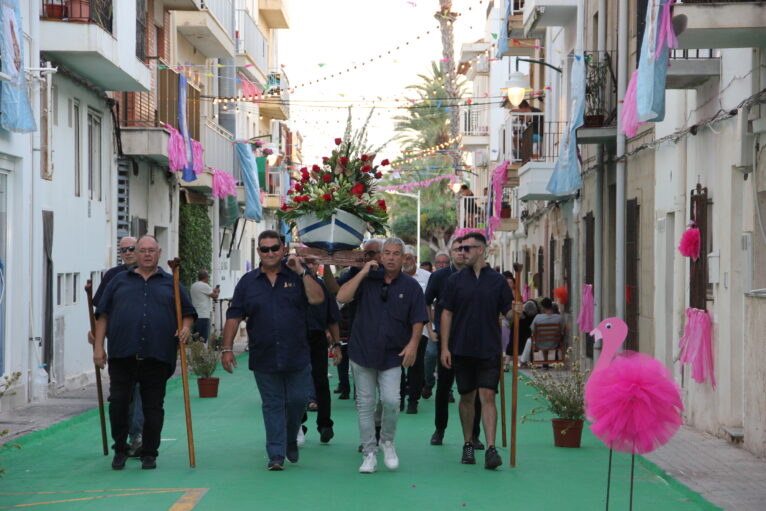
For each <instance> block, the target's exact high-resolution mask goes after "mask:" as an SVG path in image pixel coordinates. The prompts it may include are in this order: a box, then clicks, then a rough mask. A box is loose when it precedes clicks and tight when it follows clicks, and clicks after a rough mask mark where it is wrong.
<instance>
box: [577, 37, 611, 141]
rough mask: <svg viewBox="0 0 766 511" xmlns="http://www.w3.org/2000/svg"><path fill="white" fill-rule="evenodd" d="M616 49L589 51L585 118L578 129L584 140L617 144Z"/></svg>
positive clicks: (586, 70) (586, 55)
mask: <svg viewBox="0 0 766 511" xmlns="http://www.w3.org/2000/svg"><path fill="white" fill-rule="evenodd" d="M613 57H614V52H608V51H604V52H586V53H585V118H584V124H583V126H582V127H580V128H578V129H577V142H578V143H580V144H597V145H600V144H615V143H616V140H617V138H616V137H617V128H616V124H617V77H616V74H615V67H614V58H613Z"/></svg>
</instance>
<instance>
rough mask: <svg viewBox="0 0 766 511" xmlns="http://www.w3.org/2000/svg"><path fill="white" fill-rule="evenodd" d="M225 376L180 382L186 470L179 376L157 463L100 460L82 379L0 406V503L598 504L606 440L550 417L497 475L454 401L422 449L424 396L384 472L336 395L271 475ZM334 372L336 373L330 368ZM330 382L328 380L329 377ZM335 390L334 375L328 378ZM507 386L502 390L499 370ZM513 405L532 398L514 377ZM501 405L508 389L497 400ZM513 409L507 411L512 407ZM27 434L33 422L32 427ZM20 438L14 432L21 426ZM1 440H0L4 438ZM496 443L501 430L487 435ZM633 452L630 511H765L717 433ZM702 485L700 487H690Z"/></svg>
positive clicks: (247, 382) (624, 462)
mask: <svg viewBox="0 0 766 511" xmlns="http://www.w3.org/2000/svg"><path fill="white" fill-rule="evenodd" d="M238 362H239V366H240V367H239V369H238V370H237V371H236V372H235V374H234V375H229V374H227V373H224V372H223V371H222V370H220V369H219V371H218V372H217V374H216V375H217V376H219V377H221V389H220V394H219V397H218V398H215V399H200V398H198V397H196V396H197V391H196V386H195V382H194V380H193V379H192V380H191V381H190V382H191V395H192V413H193V418H194V438H195V446H196V455H197V467H196V468H193V469H192V468H189V465H188V456H187V448H186V433H185V421H184V415H183V400H182V391H181V382H180V379H178V378H177V379H174V380H172V381H171V382H169V384H168V393H167V397H166V420H165V428H164V430H163V434H162V438H163V441H162V445H161V447H160V456H159V458H158V460H157V462H158V469H157V470H154V471H143V470H141V469H140V462H139V461H137V460H132V459H131V460H129V462H128V466H127V467H126V469H125V470H124V471H121V472H117V471H113V470H111V468H110V462H111V454H110V456H109V457H105V456H103V454H102V453H101V440H100V432H99V425H98V413H97V410H95V409H93V403H94V401H95V391H94V390H93V389H91V388H87V389H85V390H81V391H77V392H74V393H65V394H62V395H60V396H59V397H57V398H53V399H50V400H48V401H47V402H46V403H44V404H40V405H33V406H29V407H27V408H25V409H23V410H20V411H16V412H14V415H13V416H12V417H9V416H8V415H7V414H0V429H3V428H9V429H10V431H11V433H10V435H9V436H8V437H6V439H13V441H14V443H18V444H19V445H20V446H21V449H15V448H11V447H9V446H7V445H6V446H5V447H4V448H3V449H2V450H0V467H3V468H5V469H6V471H7V472H6V474H5V476H4V477H2V478H0V509H12V508H18V507H22V506H23V507H34V508H38V507H50V506H53V508H55V509H57V510H59V509H61V510H75V509H76V510H90V509H103V508H104V507H105V506H106V505H108V506H109V508H110V509H114V510H120V509H125V510H133V509H141V510H144V509H145V510H150V509H151V510H155V509H156V510H164V509H170V510H173V511H185V510H191V509H194V510H195V511H196V510H206V509H210V510H212V509H223V508H224V507H225V508H227V509H246V508H247V509H252V508H257V509H260V508H264V509H266V508H274V509H283V510H287V511H289V510H292V509H296V510H297V509H301V510H305V509H312V510H314V509H317V510H322V509H328V510H329V509H332V510H333V511H338V510H346V509H352V508H353V509H359V508H364V511H373V510H378V509H380V510H387V511H388V510H391V509H423V510H431V509H434V510H437V509H438V510H449V509H476V510H484V509H486V510H490V509H491V510H496V509H498V508H500V509H506V508H507V509H535V510H546V509H561V510H593V509H601V508H603V507H604V497H605V493H606V475H607V474H606V469H607V459H608V450H607V449H606V448H605V447H604V446H603V445H602V444H601V443H600V442H599V441H598V440H597V439H596V438H595V437H594V436H593V435H592V434H591V433H590V431H589V429H588V428H587V427H586V428H585V430H584V432H583V446H582V447H581V448H580V449H561V448H555V447H553V445H552V444H553V442H552V432H551V426H550V425H549V422H547V421H546V422H526V423H524V424H520V425H519V439H518V458H517V466H516V468H511V467H509V466H508V461H509V451H508V449H507V448H500V449H499V451H500V454H501V456H502V457H503V461H504V465H503V466H502V467H501V468H500V469H499V470H497V471H496V472H490V471H487V470H485V469H484V468H483V466H482V462H483V457H484V456H483V452H482V451H477V461H478V464H477V465H476V466H469V465H461V464H460V463H459V460H460V451H461V435H460V428H459V419H458V416H457V408H456V407H455V406H454V405H452V410H451V415H450V425H449V428H448V430H447V434H446V436H445V444H444V445H443V446H440V447H434V446H430V445H429V442H428V441H429V438H430V436H431V433H432V432H433V399H429V400H427V401H421V405H420V413H419V414H417V415H406V414H402V415H401V416H400V420H399V428H398V432H397V441H396V445H397V450H398V452H399V458H400V468H399V470H397V471H395V472H390V471H388V469H386V468H385V466H384V464H383V459H382V454H381V455H380V456H379V464H378V473H376V474H373V475H362V474H359V473H357V469H358V466H359V464H360V463H361V457H360V455H359V454H358V453H357V452H356V447H357V445H358V443H359V439H358V430H357V422H356V413H355V410H354V405H353V401H350V400H349V401H339V400H337V399H336V398H335V396H334V397H333V419H334V420H335V423H336V425H335V434H336V436H335V438H334V439H333V440H332V441H331V442H330V443H329V444H328V445H322V444H320V443H319V440H318V434H317V432H316V427H315V424H313V423H312V422H311V421H313V420H314V419H315V415H314V414H309V423H308V425H309V428H310V429H309V433H308V435H307V438H308V439H307V443H306V445H305V446H304V448H303V449H301V459H300V461H299V463H297V464H295V465H293V464H289V463H288V464H287V466H286V467H285V471H284V472H281V473H273V472H268V471H266V469H265V466H266V462H267V459H266V455H265V446H264V433H263V423H262V418H261V412H260V402H259V399H258V393H257V390H256V387H255V382H254V379H253V377H252V373H251V372H249V371H248V370H247V360H246V355H244V356H241V357H239V359H238ZM333 372H334V370H333ZM333 380H334V379H333ZM333 386H334V382H333ZM506 388H507V389H508V391H509V392H510V379H508V380H507V385H506ZM519 396H520V397H519V415H520V416H521V415H522V414H523V413H525V412H526V411H528V410H530V409H531V408H532V407H533V406H534V401H533V400H532V397H531V396H530V389H528V388H526V387H525V386H523V385H522V386H521V387H520V394H519ZM508 402H509V403H510V398H509V399H508ZM509 416H510V414H509ZM30 430H35V431H34V432H31V433H30V432H29V431H30ZM20 435H21V436H20ZM6 439H4V440H6ZM498 443H499V439H498ZM648 458H649V461H647V460H645V459H643V458H640V457H637V462H636V479H635V494H634V499H633V505H634V509H636V510H650V509H651V510H652V511H661V510H666V509H667V510H673V511H684V510H713V509H727V510H728V509H731V510H755V509H759V510H763V509H764V507H765V506H764V505H763V503H764V502H766V462H764V460H761V459H758V458H755V457H753V456H751V455H749V454H748V453H747V452H745V451H743V450H741V449H739V448H737V447H734V446H731V445H729V444H727V443H726V442H724V441H723V440H718V439H716V438H713V437H708V436H704V435H700V434H699V433H696V432H694V431H692V430H689V429H686V428H685V429H683V430H682V431H681V432H680V433H679V434H678V435H677V437H676V438H675V439H674V440H673V441H672V442H671V443H670V444H669V445H668V446H666V447H664V448H662V449H660V450H658V451H657V452H656V453H653V454H652V455H651V456H649V457H648ZM629 474H630V456H628V455H625V454H620V453H616V454H615V461H614V467H613V473H612V489H611V495H612V498H611V507H612V508H613V509H627V507H628V488H629ZM700 494H701V495H700Z"/></svg>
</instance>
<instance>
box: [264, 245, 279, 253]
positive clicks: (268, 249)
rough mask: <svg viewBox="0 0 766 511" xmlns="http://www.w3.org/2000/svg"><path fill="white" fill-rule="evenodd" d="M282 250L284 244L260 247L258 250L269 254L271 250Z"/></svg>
mask: <svg viewBox="0 0 766 511" xmlns="http://www.w3.org/2000/svg"><path fill="white" fill-rule="evenodd" d="M280 250H282V245H272V246H270V247H258V252H260V253H262V254H268V253H269V252H279V251H280Z"/></svg>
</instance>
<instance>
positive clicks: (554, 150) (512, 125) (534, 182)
mask: <svg viewBox="0 0 766 511" xmlns="http://www.w3.org/2000/svg"><path fill="white" fill-rule="evenodd" d="M543 119H544V117H543V113H542V112H514V113H512V114H511V116H510V118H509V119H508V121H507V122H506V137H507V141H506V147H507V146H508V144H510V147H511V154H510V155H509V161H511V163H512V164H514V165H516V167H517V168H518V176H519V181H518V183H519V188H518V197H519V199H520V200H553V199H556V198H558V197H556V196H553V195H552V194H550V192H548V191H547V190H546V189H545V188H546V186H548V181H550V177H551V175H552V174H553V167H554V165H555V164H556V159H558V156H559V146H560V143H561V137H562V136H563V134H564V133H566V126H567V123H566V122H549V121H544V120H543Z"/></svg>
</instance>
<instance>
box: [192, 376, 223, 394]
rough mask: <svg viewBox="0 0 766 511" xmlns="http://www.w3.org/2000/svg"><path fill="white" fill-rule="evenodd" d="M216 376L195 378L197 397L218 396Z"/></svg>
mask: <svg viewBox="0 0 766 511" xmlns="http://www.w3.org/2000/svg"><path fill="white" fill-rule="evenodd" d="M218 381H219V380H218V378H197V389H198V390H199V397H218Z"/></svg>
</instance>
